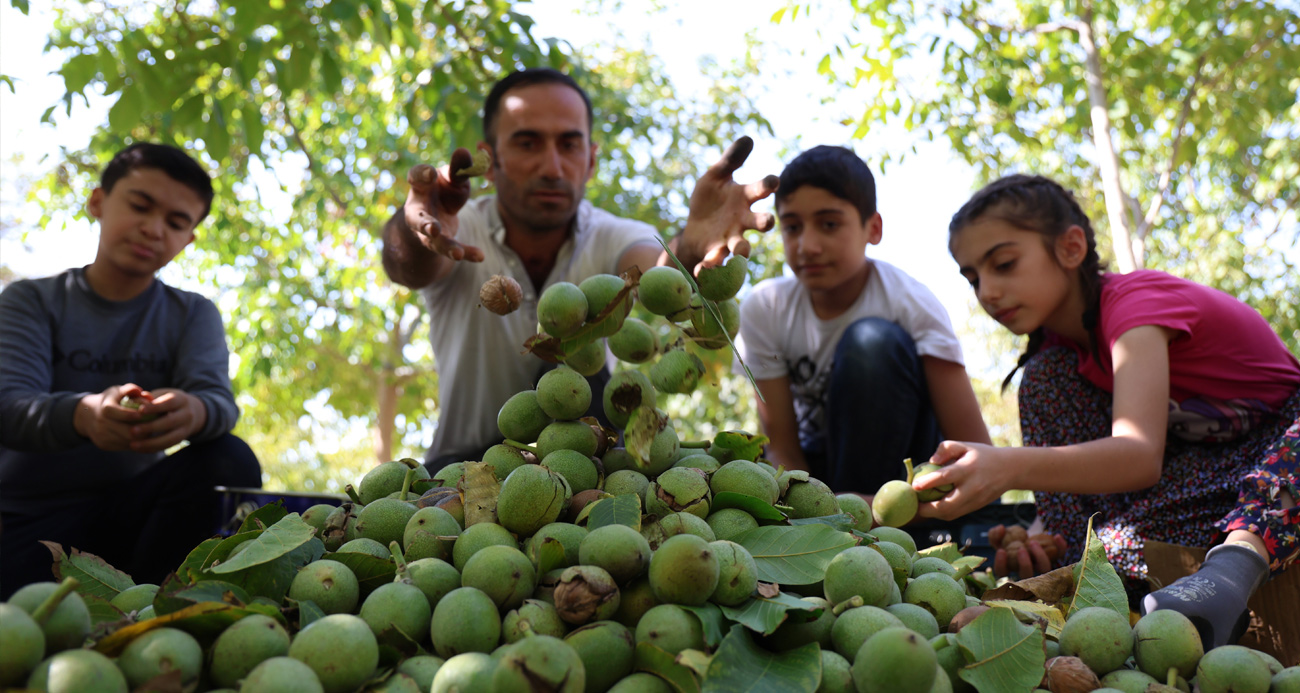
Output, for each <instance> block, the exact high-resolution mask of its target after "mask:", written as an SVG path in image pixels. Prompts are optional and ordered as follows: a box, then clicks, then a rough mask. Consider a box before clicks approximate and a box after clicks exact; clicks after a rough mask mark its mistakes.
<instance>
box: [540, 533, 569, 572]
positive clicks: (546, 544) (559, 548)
mask: <svg viewBox="0 0 1300 693" xmlns="http://www.w3.org/2000/svg"><path fill="white" fill-rule="evenodd" d="M562 567H564V544H561V543H560V540H559V539H556V538H555V537H546V538H545V539H542V545H541V546H539V547H537V574H538V575H545V574H547V573H549V572H551V571H552V570H555V569H556V568H562Z"/></svg>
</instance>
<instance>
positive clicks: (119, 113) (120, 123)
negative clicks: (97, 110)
mask: <svg viewBox="0 0 1300 693" xmlns="http://www.w3.org/2000/svg"><path fill="white" fill-rule="evenodd" d="M143 112H144V97H143V96H142V95H141V94H140V89H139V88H138V87H137V86H135V85H128V86H127V87H126V88H124V89H123V90H122V95H121V96H119V97H118V98H117V103H115V104H113V107H112V108H110V109H109V111H108V126H109V127H111V128H113V129H114V130H116V131H117V132H120V133H122V134H124V135H125V134H127V133H129V132H131V131H132V130H134V129H136V128H137V127H138V126H139V125H140V114H141V113H143Z"/></svg>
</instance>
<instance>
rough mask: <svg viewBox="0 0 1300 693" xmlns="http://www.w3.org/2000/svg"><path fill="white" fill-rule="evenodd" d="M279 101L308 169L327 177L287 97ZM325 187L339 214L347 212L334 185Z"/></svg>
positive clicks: (285, 120) (290, 132)
mask: <svg viewBox="0 0 1300 693" xmlns="http://www.w3.org/2000/svg"><path fill="white" fill-rule="evenodd" d="M278 101H279V104H280V111H281V112H283V113H284V122H286V123H288V124H289V134H290V135H292V136H293V141H294V142H296V143H297V144H298V149H300V150H301V151H302V155H303V156H305V157H307V170H309V171H311V173H312V175H313V176H315V177H317V178H321V179H323V178H325V172H324V171H322V170H321V168H320V166H319V165H317V163H316V157H314V156H312V155H311V150H310V149H308V148H307V143H306V142H305V141H304V140H303V139H302V133H301V132H300V131H299V130H298V124H297V123H295V122H294V120H293V114H292V113H291V112H290V111H289V102H288V101H287V100H285V99H279V100H278ZM325 187H326V190H327V191H328V192H329V194H330V198H331V199H333V200H334V204H335V206H337V207H338V209H339V212H338V213H339V216H343V215H345V214H347V211H348V206H347V205H346V204H344V202H343V199H342V198H340V197H339V194H338V192H337V191H335V190H334V187H333V186H325Z"/></svg>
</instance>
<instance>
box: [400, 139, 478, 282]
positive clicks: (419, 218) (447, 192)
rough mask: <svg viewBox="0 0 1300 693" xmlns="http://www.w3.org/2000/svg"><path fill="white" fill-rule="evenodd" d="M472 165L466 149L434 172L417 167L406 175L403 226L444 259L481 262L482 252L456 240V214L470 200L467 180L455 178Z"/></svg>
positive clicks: (466, 177)
mask: <svg viewBox="0 0 1300 693" xmlns="http://www.w3.org/2000/svg"><path fill="white" fill-rule="evenodd" d="M472 164H473V157H471V156H470V153H469V150H467V149H465V148H463V147H462V148H460V149H457V150H456V151H455V152H453V153H452V155H451V162H450V163H449V164H448V165H446V166H443V167H442V168H439V169H435V168H434V167H432V166H430V165H428V164H419V165H417V166H414V167H412V168H411V170H410V171H409V172H408V173H407V174H406V182H407V183H409V184H410V186H411V188H410V191H409V192H408V193H407V194H406V204H405V205H404V206H403V210H404V212H405V218H406V226H407V228H409V229H410V230H411V232H412V233H414V234H415V236H416V238H418V239H419V240H420V243H421V244H422V245H423V246H424V247H425V248H428V249H429V250H432V251H433V252H435V253H438V254H439V255H442V256H443V257H446V258H448V259H451V260H453V261H456V262H459V261H461V260H467V261H469V262H482V261H483V251H482V250H480V249H479V248H477V247H475V246H472V245H465V244H463V243H460V242H459V241H457V240H456V231H457V230H458V229H459V228H460V225H459V221H458V219H457V217H456V214H457V213H458V212H459V211H460V208H461V207H464V206H465V202H467V201H468V200H469V191H470V186H469V177H468V176H458V175H454V174H453V172H454V171H461V170H463V169H466V168H469V167H470V166H471V165H472Z"/></svg>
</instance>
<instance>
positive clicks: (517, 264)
mask: <svg viewBox="0 0 1300 693" xmlns="http://www.w3.org/2000/svg"><path fill="white" fill-rule="evenodd" d="M459 216H460V230H459V231H458V232H457V234H456V240H458V241H460V242H462V243H465V244H467V245H473V246H477V247H478V248H481V249H482V250H483V255H484V260H483V262H458V263H456V267H455V268H454V269H452V271H451V272H450V273H449V274H448V275H447V276H446V277H444V278H442V279H440V280H438V281H436V282H434V283H433V284H430V285H429V286H427V287H425V288H424V289H422V290H421V293H422V294H423V295H424V299H425V304H426V305H427V306H428V308H429V323H430V325H429V341H430V342H431V343H432V344H433V353H434V361H435V364H436V367H437V369H438V388H439V391H440V394H441V397H440V406H439V408H438V412H437V414H438V416H437V428H436V429H435V433H434V436H433V445H432V447H431V448H430V451H429V458H430V459H432V458H434V457H437V456H438V455H444V454H448V453H453V452H468V451H472V450H477V449H481V448H485V447H487V446H489V445H492V444H493V443H495V442H497V441H499V440H500V439H501V433H500V431H498V430H497V412H498V411H500V409H501V405H503V404H505V402H506V400H508V399H510V397H511V396H513V395H514V394H515V393H517V392H520V391H522V390H527V389H531V388H532V386H533V381H534V379H535V378H536V376H537V372H538V370H539V369H540V368H541V367H542V365H543V363H544V362H543V361H542V360H541V359H539V358H537V357H536V356H533V355H532V354H525V353H522V352H523V350H524V342H525V341H526V340H527V339H528V338H529V337H531V336H533V335H535V334H537V296H538V293H537V292H536V291H534V290H533V282H532V280H531V279H529V277H528V272H527V271H526V270H525V269H524V263H523V261H522V260H520V258H519V255H518V254H517V253H515V251H513V250H511V249H510V248H509V247H507V246H506V244H505V238H506V230H505V226H504V225H503V224H502V223H501V215H500V214H499V212H498V210H497V204H496V196H495V195H489V196H485V197H481V198H476V199H473V200H470V201H469V203H467V204H466V205H465V207H464V208H463V209H462V210H461V212H460V215H459ZM657 236H658V232H656V231H655V229H654V227H652V226H650V225H649V224H645V223H642V222H639V221H632V220H630V219H623V218H620V217H616V216H614V215H613V214H610V213H609V212H606V211H604V210H601V209H596V208H595V207H593V206H592V205H591V203H590V202H588V201H586V200H583V201H582V202H581V204H580V205H579V207H578V218H577V224H576V225H575V230H574V232H573V233H572V234H571V235H570V236H569V238H568V240H566V241H565V242H564V245H563V246H561V247H560V252H559V256H558V257H557V258H556V262H555V268H554V269H552V270H551V274H550V276H548V277H547V278H546V286H545V287H543V291H544V290H545V288H546V287H549V286H551V285H552V284H555V283H557V282H572V283H574V284H577V283H580V282H581V281H582V280H584V279H586V278H587V277H590V276H592V275H596V274H602V273H606V274H616V273H617V271H618V261H619V259H620V258H621V257H623V253H624V252H626V251H627V250H628V249H629V248H631V247H632V246H634V245H639V244H643V243H652V244H655V245H658V242H657V241H656V240H655V239H656V237H657ZM642 269H643V270H645V269H649V268H648V267H643V268H642ZM494 274H501V275H504V276H507V277H514V279H515V281H518V282H519V286H521V287H523V290H524V300H523V304H522V305H521V306H520V307H519V309H518V310H516V311H515V312H513V313H511V314H509V315H497V314H495V313H493V312H491V311H489V310H487V309H486V308H481V307H479V299H478V292H479V288H480V287H482V286H483V283H484V282H486V281H487V280H488V279H490V278H491V277H492V275H494Z"/></svg>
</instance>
